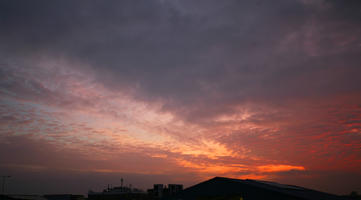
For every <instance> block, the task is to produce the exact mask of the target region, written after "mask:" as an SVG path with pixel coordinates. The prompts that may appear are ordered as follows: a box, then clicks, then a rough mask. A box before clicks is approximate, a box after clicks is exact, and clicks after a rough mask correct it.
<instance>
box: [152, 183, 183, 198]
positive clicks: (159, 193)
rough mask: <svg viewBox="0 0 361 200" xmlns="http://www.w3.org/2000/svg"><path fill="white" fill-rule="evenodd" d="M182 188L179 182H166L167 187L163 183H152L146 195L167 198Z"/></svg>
mask: <svg viewBox="0 0 361 200" xmlns="http://www.w3.org/2000/svg"><path fill="white" fill-rule="evenodd" d="M182 190H183V185H181V184H168V187H167V186H164V185H163V184H154V185H153V189H148V195H149V196H150V197H151V198H155V199H160V198H167V197H171V196H175V195H176V194H178V193H179V192H180V191H182Z"/></svg>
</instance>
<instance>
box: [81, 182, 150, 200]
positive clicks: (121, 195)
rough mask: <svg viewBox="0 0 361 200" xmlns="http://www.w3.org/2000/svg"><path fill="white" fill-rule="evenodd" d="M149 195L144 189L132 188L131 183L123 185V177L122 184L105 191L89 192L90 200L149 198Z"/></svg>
mask: <svg viewBox="0 0 361 200" xmlns="http://www.w3.org/2000/svg"><path fill="white" fill-rule="evenodd" d="M148 198H149V196H148V194H147V193H145V192H144V191H142V190H140V189H137V188H132V186H131V185H129V186H123V179H121V186H118V187H109V185H108V188H107V189H104V190H103V192H93V191H91V190H90V191H89V192H88V199H89V200H128V199H129V200H130V199H131V200H143V199H148Z"/></svg>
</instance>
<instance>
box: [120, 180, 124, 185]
mask: <svg viewBox="0 0 361 200" xmlns="http://www.w3.org/2000/svg"><path fill="white" fill-rule="evenodd" d="M123 181H124V180H123V178H121V179H120V187H123Z"/></svg>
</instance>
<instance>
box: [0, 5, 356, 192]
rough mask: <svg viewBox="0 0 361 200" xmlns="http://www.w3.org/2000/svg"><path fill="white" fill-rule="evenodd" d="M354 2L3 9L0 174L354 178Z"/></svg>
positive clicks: (34, 6) (0, 12) (0, 81)
mask: <svg viewBox="0 0 361 200" xmlns="http://www.w3.org/2000/svg"><path fill="white" fill-rule="evenodd" d="M358 4H359V1H357V0H356V1H350V2H348V3H345V2H344V1H323V0H320V1H305V0H302V1H292V2H291V1H286V0H285V1H279V2H278V3H277V4H275V3H272V2H269V1H262V0H261V1H249V2H246V1H243V2H239V1H227V2H219V1H207V2H206V3H205V2H202V1H140V2H134V1H121V2H119V1H109V2H86V3H84V2H82V3H79V2H74V1H62V2H58V3H49V2H47V1H43V2H26V3H19V2H17V1H2V2H1V3H0V18H1V20H0V26H1V27H3V28H2V30H4V31H2V32H1V33H0V42H1V44H2V45H1V47H0V59H1V60H2V61H1V68H0V136H1V138H2V139H4V140H3V144H4V145H5V146H3V147H2V148H3V149H2V150H1V152H0V153H2V154H4V152H12V153H11V156H7V158H8V159H6V160H4V163H5V164H6V166H5V165H4V167H7V168H10V167H11V166H12V167H14V168H17V169H19V171H22V170H23V171H26V170H25V169H28V170H38V171H43V172H44V173H45V171H46V173H50V172H49V171H47V170H50V171H52V170H53V171H52V172H51V173H53V172H54V170H55V171H66V172H69V171H73V172H72V173H75V172H76V173H78V172H79V171H82V173H92V172H94V173H103V174H106V173H108V174H117V175H118V174H122V173H128V174H129V173H130V174H133V175H134V174H137V176H138V175H139V176H140V175H147V174H151V173H156V174H157V176H159V177H167V178H169V179H172V180H184V181H186V182H192V181H193V182H195V180H196V179H197V180H202V179H205V178H207V177H211V176H216V175H220V174H221V175H225V176H231V177H241V178H252V177H253V178H262V179H277V178H278V179H281V180H282V179H283V180H286V179H289V178H290V177H292V176H294V177H306V176H308V175H309V174H308V172H309V171H322V172H324V171H327V170H330V171H344V172H345V173H346V171H347V173H346V174H348V176H350V174H357V173H358V169H359V168H360V167H361V162H360V159H359V157H360V150H359V149H360V148H359V147H360V145H361V144H360V142H359V141H361V140H360V137H361V135H360V131H361V126H360V124H361V117H360V116H361V113H360V103H359V102H360V100H361V96H360V90H361V88H360V85H361V83H360V78H359V74H360V73H361V71H360V67H359V66H360V62H361V60H360V56H359V52H360V44H361V39H360V37H359V35H360V33H361V29H360V28H359V27H360V26H359V23H360V20H359V18H360V13H359V10H357V9H356V8H358V7H359V6H358ZM15 147H17V148H18V149H22V148H23V150H21V151H19V152H17V151H16V149H17V148H15ZM40 147H44V148H45V149H48V150H49V151H48V152H43V151H42V150H41V149H40ZM29 152H32V153H29ZM4 155H5V154H4ZM29 155H30V156H29ZM54 155H56V156H54ZM2 158H4V157H2ZM30 158H31V159H30ZM43 158H46V159H48V160H44V159H43ZM55 158H56V159H55ZM64 163H67V166H65V164H64ZM81 163H87V165H86V166H87V167H84V165H83V164H81ZM124 163H126V164H124ZM140 163H141V164H140ZM162 166H167V167H162ZM20 168H21V169H20ZM304 169H305V170H304ZM178 172H180V175H179V176H172V175H171V174H175V173H178ZM39 173H40V172H39ZM69 173H70V172H69ZM187 173H189V174H191V175H188V176H185V174H187ZM324 173H325V174H328V172H324ZM329 173H332V172H329ZM182 176H184V177H185V178H183V177H182ZM309 176H310V177H311V176H313V177H315V178H314V179H313V180H315V182H317V181H320V180H321V179H318V178H317V176H316V175H315V174H312V173H311V175H309ZM170 177H172V178H170ZM192 177H193V178H194V177H195V178H194V179H192ZM191 179H192V181H191ZM306 182H307V181H306ZM321 182H322V183H323V184H324V183H325V181H321ZM321 182H320V183H321ZM308 183H309V182H308ZM330 188H331V186H330Z"/></svg>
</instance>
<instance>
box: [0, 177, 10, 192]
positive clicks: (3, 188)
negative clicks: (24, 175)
mask: <svg viewBox="0 0 361 200" xmlns="http://www.w3.org/2000/svg"><path fill="white" fill-rule="evenodd" d="M10 177H11V176H1V178H3V187H2V194H3V195H4V194H5V179H6V178H10Z"/></svg>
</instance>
